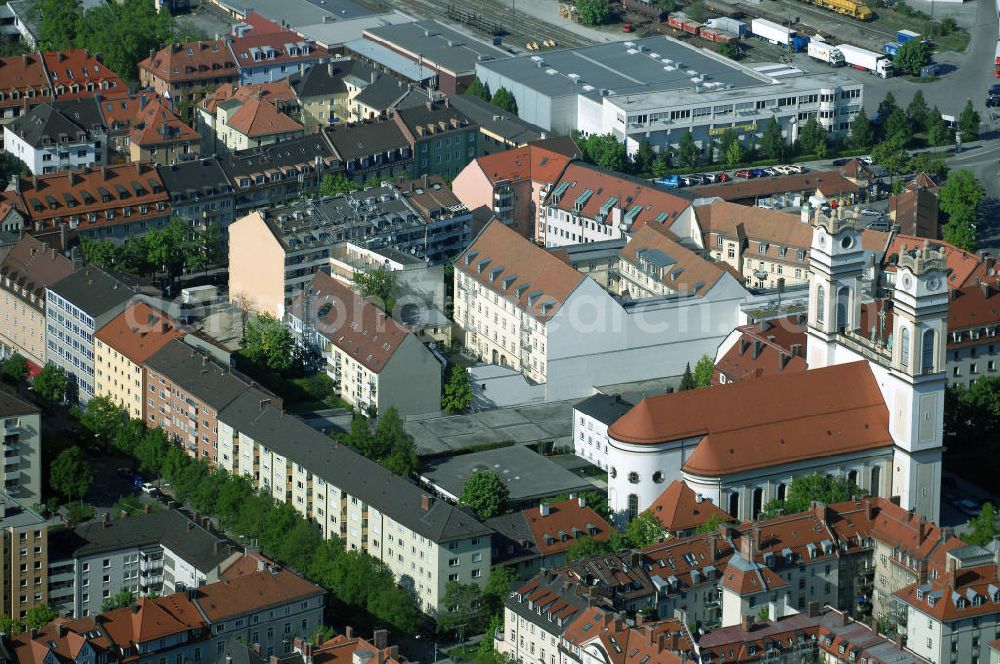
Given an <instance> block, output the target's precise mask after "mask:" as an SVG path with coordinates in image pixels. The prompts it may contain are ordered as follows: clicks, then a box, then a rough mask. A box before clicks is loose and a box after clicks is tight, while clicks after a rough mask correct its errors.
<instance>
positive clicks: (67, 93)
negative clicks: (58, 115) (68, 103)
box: [44, 48, 127, 99]
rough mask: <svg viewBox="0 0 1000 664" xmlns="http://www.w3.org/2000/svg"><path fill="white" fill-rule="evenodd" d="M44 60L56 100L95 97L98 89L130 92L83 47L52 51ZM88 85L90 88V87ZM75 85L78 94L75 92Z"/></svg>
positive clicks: (116, 76)
mask: <svg viewBox="0 0 1000 664" xmlns="http://www.w3.org/2000/svg"><path fill="white" fill-rule="evenodd" d="M44 58H45V67H46V69H47V70H48V72H49V78H50V79H51V80H52V87H53V89H54V90H55V92H56V95H55V96H56V99H83V98H86V97H92V96H93V95H94V92H95V91H98V90H99V91H101V94H107V93H108V92H112V91H117V90H126V89H127V86H126V85H125V83H124V82H122V80H121V79H120V78H118V74H116V73H114V72H113V71H111V70H110V69H108V68H107V67H105V66H104V63H103V62H101V61H100V60H98V59H97V58H96V57H94V56H93V55H90V54H89V53H88V52H87V51H86V50H84V49H82V48H78V49H75V50H72V51H54V52H49V53H46V54H45V55H44ZM88 83H89V84H91V85H90V86H88ZM60 86H61V87H62V88H63V91H62V92H59V88H60ZM74 86H75V87H76V91H75V92H74V91H73V89H72V88H73V87H74ZM88 87H89V89H88Z"/></svg>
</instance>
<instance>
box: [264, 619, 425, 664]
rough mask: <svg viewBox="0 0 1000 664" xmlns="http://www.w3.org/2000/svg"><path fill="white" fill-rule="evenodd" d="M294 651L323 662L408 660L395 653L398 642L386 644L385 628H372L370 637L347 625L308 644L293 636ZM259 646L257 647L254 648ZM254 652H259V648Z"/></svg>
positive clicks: (315, 663) (395, 663) (309, 663)
mask: <svg viewBox="0 0 1000 664" xmlns="http://www.w3.org/2000/svg"><path fill="white" fill-rule="evenodd" d="M294 648H295V653H296V654H298V655H300V656H301V657H302V663H303V664H323V663H324V662H340V661H345V662H346V661H347V660H348V659H349V660H350V661H352V662H353V661H354V660H355V659H358V660H363V661H373V662H374V664H408V662H409V660H408V659H407V658H406V657H405V656H403V655H400V654H399V646H390V645H389V631H388V630H385V629H376V630H375V631H374V633H373V634H372V638H371V639H370V640H369V639H365V638H363V637H361V636H357V635H355V633H354V629H353V628H352V627H350V626H349V625H348V626H347V627H345V628H344V633H343V634H337V635H336V636H334V637H333V638H331V639H328V640H326V641H324V642H322V643H317V644H312V643H310V642H309V641H308V640H305V639H295V642H294ZM257 650H259V648H258V649H257ZM256 654H258V655H260V654H261V653H260V652H257V653H256Z"/></svg>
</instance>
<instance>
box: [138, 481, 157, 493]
mask: <svg viewBox="0 0 1000 664" xmlns="http://www.w3.org/2000/svg"><path fill="white" fill-rule="evenodd" d="M142 492H143V493H144V494H146V495H147V496H155V495H156V494H158V493H159V490H158V489H157V488H156V487H155V486H153V485H152V484H150V483H149V482H146V483H145V484H143V485H142Z"/></svg>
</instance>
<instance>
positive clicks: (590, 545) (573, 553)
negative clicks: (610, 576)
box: [566, 537, 612, 562]
mask: <svg viewBox="0 0 1000 664" xmlns="http://www.w3.org/2000/svg"><path fill="white" fill-rule="evenodd" d="M611 551H612V549H611V542H610V540H595V539H594V538H593V537H581V538H580V539H578V540H575V541H574V542H573V543H572V544H570V546H569V548H568V549H566V561H567V562H573V561H575V560H586V559H587V558H595V557H597V556H603V555H605V554H607V553H611Z"/></svg>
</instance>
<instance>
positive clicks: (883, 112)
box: [875, 92, 896, 123]
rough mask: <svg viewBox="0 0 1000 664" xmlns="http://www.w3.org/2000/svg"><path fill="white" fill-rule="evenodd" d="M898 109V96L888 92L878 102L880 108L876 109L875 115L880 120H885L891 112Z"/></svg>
mask: <svg viewBox="0 0 1000 664" xmlns="http://www.w3.org/2000/svg"><path fill="white" fill-rule="evenodd" d="M895 109H896V97H894V96H893V94H892V93H891V92H886V93H885V97H884V98H883V99H882V101H880V102H879V104H878V110H877V111H875V115H876V116H877V117H878V121H879V122H880V123H881V122H885V119H886V118H887V117H889V114H890V113H892V112H893V111H894V110H895Z"/></svg>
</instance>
